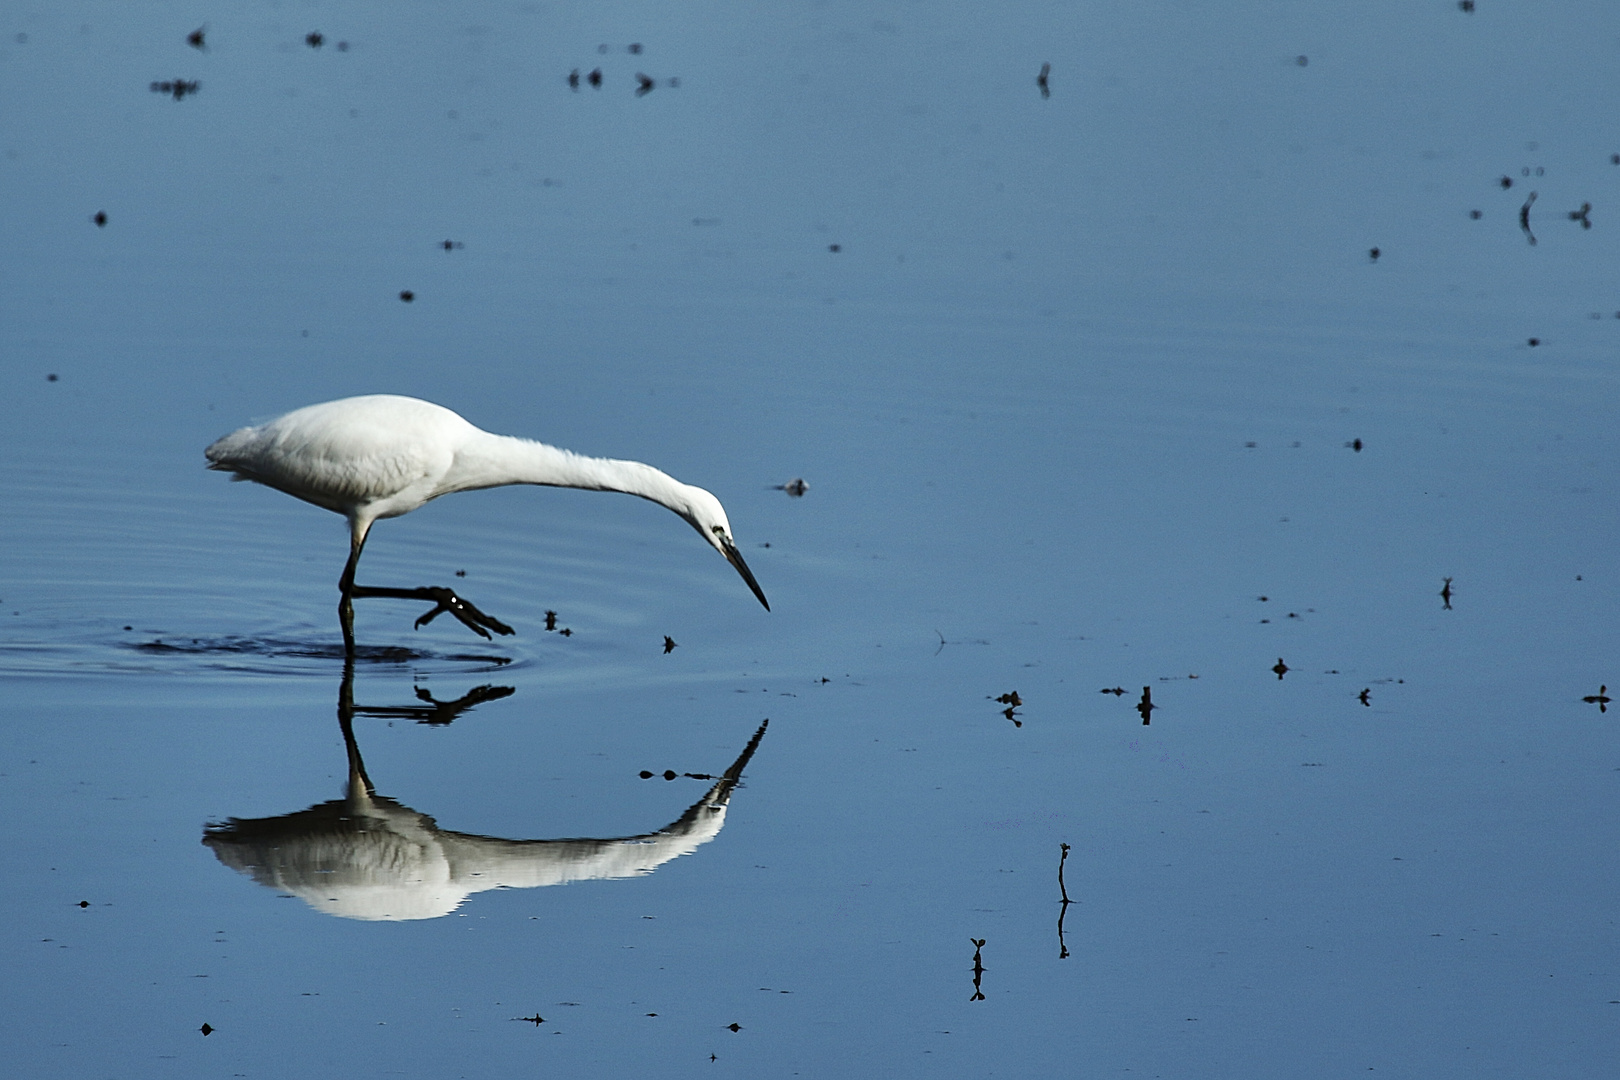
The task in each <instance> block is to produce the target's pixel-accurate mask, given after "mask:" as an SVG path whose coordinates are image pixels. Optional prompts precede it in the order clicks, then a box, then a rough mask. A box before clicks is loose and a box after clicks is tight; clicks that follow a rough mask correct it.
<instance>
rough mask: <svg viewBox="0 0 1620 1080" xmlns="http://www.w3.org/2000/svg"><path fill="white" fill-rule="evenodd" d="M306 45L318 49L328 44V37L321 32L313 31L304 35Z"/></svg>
mask: <svg viewBox="0 0 1620 1080" xmlns="http://www.w3.org/2000/svg"><path fill="white" fill-rule="evenodd" d="M304 44H305V45H308V46H309V47H310V48H312V49H318V48H320V47H321V46H322V45H325V44H326V35H325V34H323V33H321V32H320V31H319V30H311V31H310V32H309V33H307V34H305V35H304Z"/></svg>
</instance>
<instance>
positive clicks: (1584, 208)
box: [1569, 202, 1592, 229]
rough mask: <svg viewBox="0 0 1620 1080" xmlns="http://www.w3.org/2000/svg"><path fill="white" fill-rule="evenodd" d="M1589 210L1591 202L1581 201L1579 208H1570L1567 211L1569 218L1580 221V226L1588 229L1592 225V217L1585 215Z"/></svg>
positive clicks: (1590, 210)
mask: <svg viewBox="0 0 1620 1080" xmlns="http://www.w3.org/2000/svg"><path fill="white" fill-rule="evenodd" d="M1591 212H1592V204H1591V203H1589V202H1583V203H1581V208H1580V209H1579V210H1571V211H1570V212H1569V220H1571V221H1578V222H1580V223H1581V228H1583V229H1590V228H1591V227H1592V219H1591V218H1590V217H1588V216H1587V215H1589V214H1591Z"/></svg>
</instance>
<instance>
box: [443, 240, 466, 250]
mask: <svg viewBox="0 0 1620 1080" xmlns="http://www.w3.org/2000/svg"><path fill="white" fill-rule="evenodd" d="M443 246H444V250H446V251H460V250H461V249H462V248H464V247H466V246H467V245H466V244H463V243H462V242H461V241H460V240H446V241H445V242H444V245H443Z"/></svg>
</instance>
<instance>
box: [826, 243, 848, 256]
mask: <svg viewBox="0 0 1620 1080" xmlns="http://www.w3.org/2000/svg"><path fill="white" fill-rule="evenodd" d="M827 250H828V251H830V252H832V253H833V254H834V255H836V254H838V253H839V252H840V251H843V250H844V245H843V244H828V245H827Z"/></svg>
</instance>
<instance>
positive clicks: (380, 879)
mask: <svg viewBox="0 0 1620 1080" xmlns="http://www.w3.org/2000/svg"><path fill="white" fill-rule="evenodd" d="M352 686H353V681H352V668H351V669H349V670H347V671H345V674H344V682H343V689H342V693H341V695H340V698H339V704H338V721H339V724H340V725H341V726H342V729H343V740H344V743H345V745H346V746H347V748H348V755H349V782H348V796H347V797H346V798H343V799H335V800H333V801H331V802H327V803H321V804H319V805H316V806H312V807H310V808H309V809H308V810H301V811H299V812H297V813H293V814H284V815H282V816H280V817H273V818H254V819H247V820H243V819H238V818H232V819H230V820H229V821H226V822H224V823H223V824H217V825H210V826H208V828H207V830H206V832H205V834H204V836H203V843H204V844H206V845H208V847H209V848H211V849H212V850H213V852H214V855H215V857H217V858H218V859H219V861H220V862H222V863H224V864H225V865H226V866H229V867H231V868H232V869H234V870H238V871H241V872H242V873H244V874H247V875H249V876H250V877H252V878H253V880H255V881H257V882H258V883H259V884H261V885H264V886H266V887H268V888H273V889H275V890H277V891H278V892H285V893H291V894H292V895H294V896H297V897H298V898H299V899H301V900H303V901H304V902H305V903H306V904H308V905H309V906H310V907H312V908H314V909H315V910H316V911H321V912H325V913H326V914H328V915H338V916H341V917H343V918H348V919H365V920H370V921H399V920H407V919H433V918H438V917H440V916H442V915H448V914H449V913H450V912H452V911H454V910H455V909H456V908H457V907H459V906H460V905H461V903H462V902H463V901H464V900H466V898H467V897H468V896H470V895H472V894H473V893H476V892H483V891H485V890H487V889H500V888H512V889H531V888H537V887H539V886H543V885H560V884H563V883H565V882H570V881H590V880H598V879H608V878H626V877H638V876H640V875H643V874H650V873H652V871H653V870H655V869H656V868H657V867H659V866H662V865H663V864H664V863H666V862H669V861H670V860H671V859H675V858H678V857H680V856H682V855H689V854H691V853H692V852H693V851H696V850H697V849H698V848H699V847H700V846H701V845H703V844H705V843H708V842H709V841H710V840H712V839H714V838H715V836H716V835H718V834H719V832H720V829H721V827H722V826H723V825H724V824H725V820H726V807H727V805H728V804H729V802H730V800H731V795H732V792H733V791H734V790H735V789H736V787H737V783H738V781H739V780H740V779H741V777H742V772H743V769H744V768H745V767H747V765H748V761H749V759H750V758H751V757H753V754H754V751H755V750H756V749H758V747H759V743H760V739H761V738H762V737H763V736H764V734H765V724H761V725H760V726H759V730H757V731H756V732H754V737H753V738H752V739H751V740H750V741H749V743H748V745H747V747H746V748H744V750H743V752H742V753H741V754H740V755H739V756H738V757H737V760H736V761H734V762H732V765H731V768H729V769H727V770H726V773H725V775H724V776H722V777H721V778H720V780H719V781H718V782H717V783H715V784H714V786H713V787H711V788H710V789H709V790H708V792H707V793H705V794H704V796H703V797H702V798H701V799H699V800H698V801H697V802H696V803H694V804H693V805H692V806H691V807H690V808H689V809H688V810H687V811H686V813H684V814H682V815H681V816H680V817H679V818H677V819H676V820H675V821H673V822H671V823H670V824H668V825H666V826H664V827H663V828H661V829H658V830H656V831H654V832H650V833H643V834H641V835H638V836H622V837H610V838H604V839H571V840H502V839H498V838H495V837H490V836H474V835H470V834H468V833H458V832H451V831H449V830H446V829H441V828H439V826H438V824H437V823H436V822H435V821H434V820H433V818H431V817H429V816H428V815H427V814H422V813H418V812H417V811H415V810H412V809H411V808H410V807H408V806H402V805H400V804H399V803H398V802H395V801H394V800H393V799H390V798H386V797H384V796H381V795H377V794H375V789H374V788H373V787H372V784H371V781H370V779H369V778H368V777H367V776H366V769H365V764H364V762H362V761H361V758H360V749H359V746H358V745H357V744H356V742H355V739H354V728H353V724H352V718H353V716H354V715H355V714H357V713H359V714H366V713H369V712H372V711H375V710H371V709H366V708H356V707H355V706H354V704H353V691H352ZM767 723H768V721H767Z"/></svg>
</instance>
